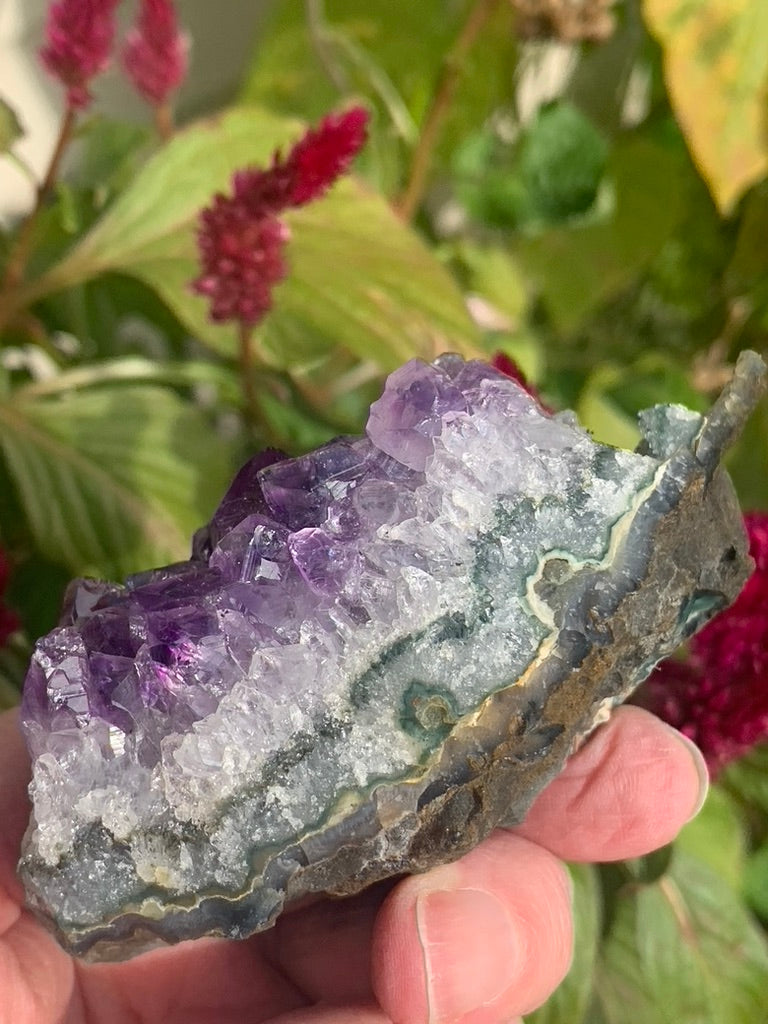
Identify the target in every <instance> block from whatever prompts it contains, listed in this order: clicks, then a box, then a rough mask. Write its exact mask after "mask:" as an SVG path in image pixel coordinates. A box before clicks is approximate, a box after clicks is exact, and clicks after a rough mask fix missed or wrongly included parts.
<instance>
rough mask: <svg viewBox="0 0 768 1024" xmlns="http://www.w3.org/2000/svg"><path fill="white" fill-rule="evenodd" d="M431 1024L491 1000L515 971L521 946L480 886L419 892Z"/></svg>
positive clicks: (439, 1023) (520, 959) (508, 920)
mask: <svg viewBox="0 0 768 1024" xmlns="http://www.w3.org/2000/svg"><path fill="white" fill-rule="evenodd" d="M416 924H417V928H418V933H419V941H420V943H421V947H422V950H423V953H424V970H425V974H426V982H427V1003H428V1006H429V1021H430V1024H447V1022H448V1021H454V1020H456V1019H457V1018H460V1017H462V1016H463V1015H464V1014H466V1013H469V1012H470V1011H471V1010H476V1009H478V1008H480V1007H482V1006H486V1005H488V1004H489V1003H492V1002H494V1000H496V999H498V997H499V996H500V995H501V994H502V993H503V992H505V991H506V989H507V988H509V986H510V985H511V984H512V983H513V982H514V980H515V978H516V977H517V976H519V974H520V972H521V970H522V965H523V961H524V957H523V952H524V951H523V950H522V948H521V944H520V939H519V936H518V933H517V931H516V929H515V928H514V926H513V923H512V919H511V917H510V915H509V913H508V911H507V909H506V907H504V906H503V904H502V903H500V902H499V900H498V899H497V898H496V897H495V896H494V895H493V894H492V893H489V892H485V891H484V890H481V889H455V890H447V891H439V890H438V891H433V892H423V893H420V894H419V895H418V897H417V899H416Z"/></svg>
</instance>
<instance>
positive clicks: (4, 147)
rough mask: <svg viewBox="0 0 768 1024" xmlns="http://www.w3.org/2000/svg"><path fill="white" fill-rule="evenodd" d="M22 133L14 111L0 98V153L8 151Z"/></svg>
mask: <svg viewBox="0 0 768 1024" xmlns="http://www.w3.org/2000/svg"><path fill="white" fill-rule="evenodd" d="M23 134H24V129H23V128H22V127H21V122H20V121H19V119H18V117H17V116H16V111H15V110H14V109H13V107H11V106H9V104H7V103H6V102H5V100H4V99H0V154H2V153H8V152H10V150H11V148H12V147H13V144H14V143H15V142H17V141H18V139H20V138H21V136H22V135H23Z"/></svg>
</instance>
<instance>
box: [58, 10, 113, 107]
mask: <svg viewBox="0 0 768 1024" xmlns="http://www.w3.org/2000/svg"><path fill="white" fill-rule="evenodd" d="M117 3H118V0H60V2H59V3H54V4H51V6H50V8H49V10H48V20H47V23H46V31H45V37H46V42H45V45H44V46H43V48H42V49H41V51H40V58H41V60H42V62H43V64H44V66H45V68H46V70H47V71H48V72H49V74H51V75H52V76H53V77H54V78H57V79H58V80H59V81H60V82H61V84H62V85H63V86H64V87H65V88H66V90H67V104H68V106H69V107H70V108H71V109H73V110H84V109H85V108H86V107H88V105H89V104H90V102H91V98H92V97H91V94H90V92H89V85H90V83H91V81H92V80H93V79H94V78H95V77H96V75H98V74H101V72H102V71H104V70H105V69H106V67H107V66H108V64H109V58H110V53H111V50H112V42H113V39H114V34H115V21H114V14H115V8H116V6H117Z"/></svg>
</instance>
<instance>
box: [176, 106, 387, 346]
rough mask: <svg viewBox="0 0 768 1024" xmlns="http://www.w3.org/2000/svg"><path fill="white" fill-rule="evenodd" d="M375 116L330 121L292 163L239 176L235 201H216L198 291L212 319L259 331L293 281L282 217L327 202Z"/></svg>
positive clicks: (202, 237)
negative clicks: (280, 285) (281, 284)
mask: <svg viewBox="0 0 768 1024" xmlns="http://www.w3.org/2000/svg"><path fill="white" fill-rule="evenodd" d="M367 120H368V114H367V113H366V111H365V110H363V109H362V108H361V107H353V108H352V109H351V110H348V111H347V112H346V113H343V114H338V115H336V114H334V115H330V116H329V117H326V118H325V119H324V120H323V121H322V123H321V124H320V125H319V127H318V128H316V129H314V130H311V131H308V132H307V133H306V135H304V137H303V138H302V139H301V140H300V141H299V142H298V143H297V144H296V145H295V146H294V147H293V148H292V149H291V151H290V152H289V153H288V155H287V157H285V158H283V157H282V155H281V154H280V153H275V155H274V157H273V158H272V165H271V166H270V167H269V168H268V169H267V170H260V169H247V170H244V171H239V172H238V173H237V174H235V175H234V177H233V179H232V195H231V196H225V195H222V194H218V195H216V196H214V198H213V201H212V203H211V205H210V206H208V207H206V209H204V210H203V211H202V213H201V215H200V221H199V226H198V248H199V251H200V260H201V264H202V269H203V272H202V274H201V275H200V277H199V278H197V280H196V281H194V283H193V285H192V287H193V289H194V291H196V292H197V293H198V294H199V295H205V296H206V297H207V298H208V299H209V300H210V303H211V318H212V319H213V320H216V321H225V320H234V321H237V322H239V323H240V324H241V325H242V326H244V327H252V326H253V325H254V324H256V323H258V321H259V320H261V319H262V317H263V316H264V315H265V314H266V313H267V312H268V311H269V309H270V308H271V306H272V288H273V287H274V285H275V284H277V282H278V281H280V280H282V278H283V277H285V274H286V265H285V261H284V259H283V246H284V244H285V242H286V241H287V239H288V237H289V231H288V228H287V226H286V225H285V224H283V223H282V221H280V220H278V215H279V214H280V213H282V212H283V211H284V210H286V209H288V208H290V207H293V206H302V205H303V204H304V203H308V202H310V201H311V200H312V199H317V198H318V197H319V196H321V195H322V194H323V193H324V192H325V191H326V190H327V189H328V188H330V186H331V185H332V184H333V182H334V181H335V180H336V179H337V178H338V177H339V176H340V175H341V174H343V173H344V172H345V171H346V170H347V169H348V167H349V165H350V164H351V162H352V160H353V158H354V157H355V155H356V153H357V152H358V151H359V150H360V148H361V147H362V145H363V143H364V142H365V138H366V130H365V129H366V124H367Z"/></svg>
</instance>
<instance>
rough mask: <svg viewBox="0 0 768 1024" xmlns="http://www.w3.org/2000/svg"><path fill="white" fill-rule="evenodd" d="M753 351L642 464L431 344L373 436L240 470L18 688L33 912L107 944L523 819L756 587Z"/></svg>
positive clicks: (393, 392) (258, 459)
mask: <svg viewBox="0 0 768 1024" xmlns="http://www.w3.org/2000/svg"><path fill="white" fill-rule="evenodd" d="M761 365H762V364H760V361H759V360H758V359H757V357H753V356H751V355H748V356H745V357H743V359H742V361H741V362H740V365H739V369H738V371H737V374H736V378H735V380H734V382H733V383H732V385H730V387H729V389H728V390H727V393H726V394H725V395H724V396H723V398H722V399H721V400H720V401H719V402H718V403H717V404H716V406H715V408H714V409H713V412H712V413H711V415H710V416H709V417H701V416H699V415H697V414H696V413H692V412H689V411H687V410H684V409H682V407H657V408H656V409H654V410H651V411H649V412H648V413H647V414H644V418H643V419H642V420H641V426H642V427H643V429H644V431H645V441H644V442H643V444H642V445H641V447H640V449H639V450H638V452H634V453H632V452H624V451H619V450H616V449H612V448H608V447H606V446H604V445H599V444H596V443H595V442H594V441H592V440H591V438H590V437H589V436H588V435H587V434H586V433H585V432H584V431H583V430H581V429H580V428H579V427H578V425H577V424H576V423H575V420H574V419H573V417H571V416H570V415H564V416H562V417H558V416H551V415H550V414H548V413H547V412H545V411H544V410H543V409H542V408H541V406H539V405H538V403H537V402H536V401H535V400H534V399H533V398H532V397H531V396H530V395H529V394H527V393H526V392H525V391H524V390H522V389H521V388H520V387H519V386H518V385H517V384H516V383H515V382H514V381H512V380H510V379H508V378H506V377H504V376H503V375H501V374H500V373H499V372H498V371H496V370H494V369H493V368H491V367H490V366H487V365H486V364H484V363H479V362H468V363H465V362H464V361H463V360H462V359H460V358H459V357H458V356H444V357H441V358H440V359H438V360H437V361H436V362H435V363H433V364H431V365H427V364H425V363H421V362H419V361H413V362H410V363H408V364H406V365H405V366H403V367H402V368H401V369H399V370H398V371H396V372H395V373H393V374H392V375H391V377H390V378H389V380H388V381H387V385H386V388H385V391H384V393H383V395H382V397H381V398H380V399H379V400H378V401H377V402H375V403H374V404H373V406H372V407H371V412H370V417H369V420H368V425H367V430H366V434H365V436H364V437H362V438H338V439H336V440H334V441H331V442H330V443H328V444H326V445H323V446H322V447H321V448H319V449H317V450H316V451H314V452H311V453H310V454H308V455H305V456H302V457H301V458H297V459H286V458H285V457H284V456H283V455H282V454H281V453H278V452H265V453H262V454H261V455H257V456H255V457H254V458H253V459H252V460H251V461H250V462H249V463H247V464H246V465H245V466H244V467H243V468H242V469H241V470H240V472H239V473H238V475H237V476H236V477H235V480H234V481H233V483H232V485H231V487H230V489H229V491H228V492H227V494H226V495H225V497H224V499H223V501H222V503H221V505H220V507H219V509H218V510H217V511H216V513H215V514H214V516H213V518H212V520H211V522H210V523H209V524H208V525H207V526H206V527H203V528H202V529H201V530H200V531H198V533H197V534H196V536H195V540H194V545H193V552H192V556H191V558H190V560H189V561H188V562H183V563H179V564H176V565H171V566H167V567H164V568H161V569H155V570H152V571H149V572H145V573H141V574H139V575H137V576H134V577H131V578H129V579H128V580H127V581H126V582H125V584H124V585H122V586H120V585H116V584H111V583H98V582H96V581H93V580H80V581H76V582H75V583H74V584H72V586H71V587H70V589H69V592H68V595H67V599H66V602H65V609H64V612H63V616H62V621H61V625H60V626H59V628H57V629H56V630H54V631H53V632H52V633H51V634H50V635H49V636H47V637H44V638H43V639H42V640H41V641H40V642H39V643H38V645H37V647H36V650H35V654H34V657H33V660H32V664H31V666H30V670H29V675H28V678H27V683H26V687H25V691H24V699H23V708H22V721H23V728H24V733H25V736H26V739H27V742H28V745H29V749H30V752H31V754H32V757H33V762H34V764H33V781H32V785H31V793H32V797H33V803H34V809H33V815H32V819H31V822H30V827H29V830H28V833H27V837H26V841H25V848H24V853H23V858H22V865H21V870H22V875H23V877H24V880H25V884H26V887H27V892H28V896H29V900H30V903H31V905H32V906H33V907H34V908H35V909H37V910H38V911H39V913H41V914H42V915H43V916H44V917H45V918H46V919H47V920H49V921H50V923H51V925H52V927H53V928H54V930H55V932H56V934H57V935H58V937H59V939H60V941H61V942H62V943H63V944H64V945H65V946H66V947H67V948H68V949H71V950H72V951H74V952H76V953H83V954H85V953H87V954H88V955H90V956H94V957H123V956H127V955H130V954H131V953H132V952H135V951H138V950H140V949H141V948H146V946H147V945H151V944H152V943H153V942H155V941H158V940H163V941H176V940H180V939H184V938H189V937H193V936H196V935H203V934H218V935H228V936H234V937H240V936H244V935H248V934H250V933H252V932H253V931H256V930H258V929H260V928H265V927H268V926H269V925H270V924H271V923H272V922H273V921H274V920H275V918H276V916H277V915H278V914H279V913H280V911H281V910H282V908H283V906H284V904H285V903H286V901H287V900H290V899H294V898H296V897H299V896H301V895H303V894H305V893H308V892H316V891H321V892H323V891H324V892H334V893H345V892H354V891H357V890H358V889H360V888H361V887H363V886H364V885H366V884H369V883H370V882H372V881H375V880H377V879H379V878H383V877H386V876H388V875H391V874H394V873H398V872H402V871H407V870H421V869H423V868H426V867H429V866H430V865H432V864H435V863H440V862H441V861H445V860H447V859H450V858H452V857H455V856H458V855H459V854H460V853H462V852H463V851H464V850H466V849H468V848H470V847H471V846H472V845H474V844H475V843H477V842H478V841H479V840H480V839H482V838H483V836H484V835H486V834H487V833H488V831H489V830H490V829H492V828H493V827H495V826H496V825H497V824H498V823H499V822H500V821H502V820H519V819H520V818H521V817H522V815H523V814H524V813H525V810H526V808H527V807H528V806H529V804H530V803H531V801H532V799H533V797H534V796H535V795H536V793H537V792H538V791H539V790H540V789H541V787H542V786H543V785H545V784H546V782H547V781H549V779H551V778H552V777H553V776H554V774H555V773H556V772H557V771H558V770H559V768H560V767H561V766H562V764H563V762H564V760H565V758H566V757H567V754H568V752H569V751H570V750H571V749H572V747H573V745H574V743H576V742H578V741H579V740H580V739H581V738H582V737H583V736H585V735H586V734H587V733H588V732H589V731H590V729H591V728H593V727H594V725H595V723H596V722H597V721H598V720H599V718H600V716H601V715H602V714H603V713H604V711H605V709H606V708H607V707H610V706H611V705H612V704H615V703H617V702H618V701H620V700H622V699H624V698H625V697H626V696H627V695H628V693H629V692H630V691H631V690H632V689H633V688H634V686H636V685H637V684H638V683H639V682H640V681H641V680H642V679H643V678H644V676H645V675H647V673H648V672H649V671H650V669H651V668H652V666H653V664H654V663H655V661H656V660H657V659H658V658H660V657H662V656H664V655H665V654H667V653H668V652H669V651H670V650H672V649H673V648H674V647H675V646H676V645H677V644H678V643H679V642H680V640H681V639H682V638H684V637H685V636H686V635H688V634H689V633H690V632H691V631H692V630H693V629H694V628H696V627H697V626H698V625H700V624H701V623H702V622H703V621H705V619H706V618H707V617H709V616H710V615H712V614H714V612H715V611H716V610H717V609H718V608H720V607H722V606H724V605H725V604H726V603H727V602H729V601H730V600H732V599H733V598H734V596H735V595H736V593H737V592H738V589H739V587H740V585H741V583H742V582H743V580H744V578H745V576H746V573H747V571H748V562H747V559H746V553H745V544H744V538H743V533H742V528H741V525H740V516H739V511H738V508H737V506H736V503H735V500H734V498H733V494H732V490H731V488H730V484H729V482H728V480H727V478H726V477H725V475H724V474H723V473H722V472H721V471H719V470H717V466H716V463H717V458H718V456H719V454H720V452H721V450H722V448H723V447H724V445H725V444H726V443H728V442H729V440H730V437H731V436H732V434H733V433H734V432H735V431H736V430H737V429H738V428H739V427H740V425H741V422H742V421H743V419H744V418H745V416H746V415H747V413H748V412H749V409H750V408H751V406H752V405H753V404H754V402H755V401H756V396H757V394H758V391H759V382H760V380H761V375H762V368H761ZM470 755H471V756H470ZM470 794H474V795H473V796H472V797H471V799H470ZM479 794H480V795H479Z"/></svg>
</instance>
